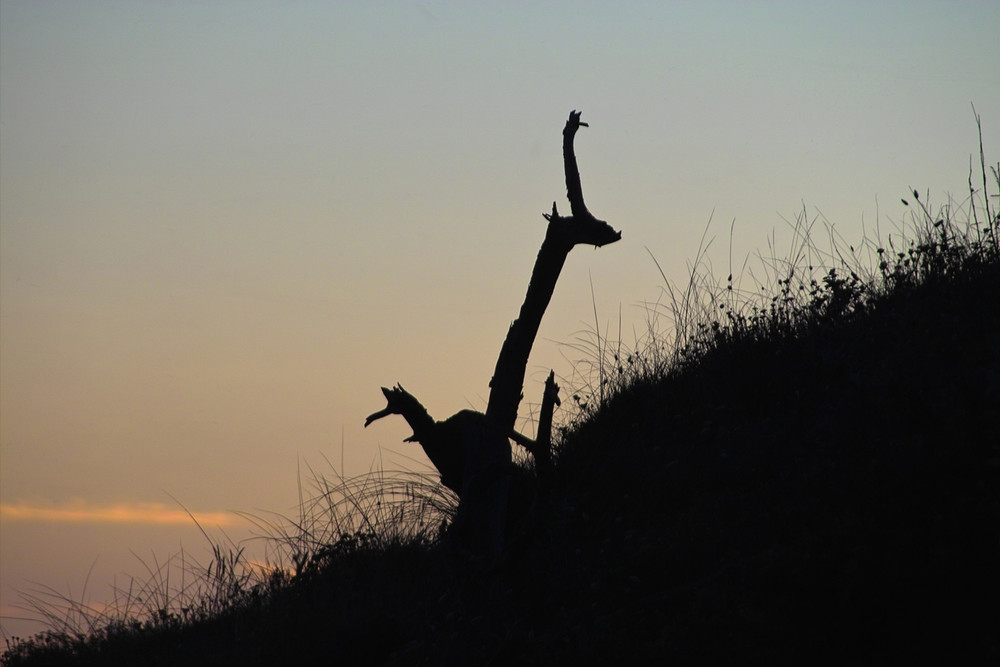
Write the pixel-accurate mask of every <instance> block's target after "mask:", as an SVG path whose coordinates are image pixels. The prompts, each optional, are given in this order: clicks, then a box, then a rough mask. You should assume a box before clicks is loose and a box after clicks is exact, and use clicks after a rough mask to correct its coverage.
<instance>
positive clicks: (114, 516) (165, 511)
mask: <svg viewBox="0 0 1000 667" xmlns="http://www.w3.org/2000/svg"><path fill="white" fill-rule="evenodd" d="M0 519H2V520H3V521H41V522H47V523H137V524H153V525H167V524H185V523H191V521H192V519H194V520H195V521H197V522H198V523H199V524H203V525H211V526H213V527H214V526H227V525H232V524H233V523H234V522H235V519H236V517H235V515H232V514H228V513H226V512H190V513H188V512H187V511H186V510H184V509H181V508H177V507H171V506H168V505H164V504H163V503H116V504H112V505H91V504H88V503H86V502H84V501H80V500H77V501H72V502H69V503H62V504H28V503H3V504H0Z"/></svg>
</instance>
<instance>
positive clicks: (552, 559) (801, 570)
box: [4, 225, 1000, 665]
mask: <svg viewBox="0 0 1000 667" xmlns="http://www.w3.org/2000/svg"><path fill="white" fill-rule="evenodd" d="M991 232H992V233H993V234H995V232H996V229H995V225H994V227H993V228H992V230H991ZM949 234H951V235H950V236H949ZM992 238H995V237H992ZM959 240H960V239H959V237H958V236H957V235H956V234H955V233H954V230H953V229H951V228H950V227H949V228H947V229H945V230H944V231H935V228H934V227H929V228H928V231H927V232H926V233H925V235H924V237H923V238H922V241H921V243H915V244H913V245H911V246H910V247H909V249H908V250H905V251H904V252H900V253H899V254H898V255H897V256H896V257H895V258H893V261H892V262H889V263H886V264H884V265H883V266H882V267H881V270H880V275H876V276H875V278H878V280H874V282H871V281H862V280H861V279H860V278H857V277H848V276H846V275H843V276H842V275H840V274H837V273H836V272H834V273H832V274H829V273H828V274H826V278H825V280H823V281H821V282H819V283H812V288H811V290H812V291H811V293H809V294H808V295H807V297H805V298H799V297H796V298H792V296H794V295H791V294H790V290H791V287H792V284H790V283H786V284H785V287H784V291H781V290H779V291H778V293H777V295H776V296H777V297H778V298H776V299H775V300H773V301H772V302H771V306H770V307H767V308H761V309H757V310H753V309H749V310H743V311H736V312H734V311H732V310H730V311H728V312H727V313H726V314H724V317H723V318H722V321H721V322H720V323H718V324H717V325H715V326H712V323H711V322H706V323H704V324H703V326H702V327H701V329H700V333H698V334H697V335H693V336H692V337H691V339H690V340H691V345H690V347H689V349H688V350H687V351H686V352H682V353H681V354H679V355H678V356H677V357H676V358H675V359H674V361H673V362H672V363H671V364H669V365H666V366H664V367H662V368H660V367H658V368H656V369H654V371H653V372H630V371H629V367H630V366H632V365H641V364H642V363H643V359H642V356H641V354H642V353H641V352H640V353H636V354H635V356H634V357H630V358H629V359H627V360H619V361H620V363H621V364H622V371H621V372H620V374H619V375H620V377H619V378H618V379H617V380H614V381H613V382H612V383H611V385H613V386H611V387H610V388H609V396H608V397H606V398H605V400H604V401H603V403H601V404H600V405H599V406H596V407H587V408H585V409H583V410H582V412H581V415H580V417H579V418H578V419H577V420H575V421H574V422H573V423H571V424H569V425H568V426H567V427H566V428H565V429H564V432H563V433H562V435H561V439H560V443H559V448H558V452H557V453H558V457H557V465H556V469H555V473H554V479H553V480H552V482H551V485H550V486H549V488H546V489H541V490H536V492H535V495H534V500H533V502H531V503H530V509H528V510H527V512H526V515H525V519H524V520H523V521H522V522H521V524H520V525H519V526H518V529H517V531H516V535H515V539H514V540H513V542H512V546H511V548H510V551H509V553H508V554H507V557H506V558H505V559H504V561H503V562H502V563H500V564H498V565H491V566H488V567H484V566H482V565H480V564H477V563H475V562H473V561H471V560H470V559H468V558H467V557H465V556H463V555H461V554H459V553H456V552H454V551H453V550H452V549H451V548H449V546H448V545H447V543H441V542H437V541H433V540H426V539H419V538H412V539H398V540H388V541H386V540H378V539H375V538H374V537H372V536H370V535H368V534H360V535H345V536H342V539H341V540H340V541H339V542H336V543H335V544H333V545H331V546H329V547H328V548H327V549H325V550H322V551H320V552H317V553H316V554H313V559H312V561H311V564H310V565H309V566H307V567H304V568H301V569H302V572H301V574H300V575H299V576H298V577H295V578H288V577H275V578H274V579H273V580H271V581H270V582H265V583H262V584H260V585H258V586H256V587H253V588H247V589H245V590H240V591H236V592H234V593H233V595H232V604H230V605H228V606H224V607H223V608H221V609H215V610H214V611H213V613H211V614H196V615H192V616H191V617H190V618H188V617H181V616H179V615H175V614H166V613H165V614H163V616H162V617H161V618H159V619H156V618H154V619H152V620H150V621H148V622H140V621H134V622H131V623H118V624H116V625H112V626H110V627H108V628H106V629H105V630H103V631H102V632H98V633H96V634H93V635H90V636H87V637H71V636H58V635H53V636H50V637H49V638H48V640H47V641H43V640H38V641H36V642H29V643H21V644H19V645H17V646H15V647H13V648H12V649H11V650H9V651H8V653H7V654H6V655H5V662H4V664H9V665H20V664H139V663H140V662H141V663H142V664H143V665H175V664H242V665H252V664H261V665H263V664H284V663H291V662H295V663H297V664H314V663H322V664H362V663H363V664H407V665H408V664H424V663H426V664H512V663H515V662H516V663H517V664H568V663H570V662H575V663H580V664H598V663H601V662H605V661H611V660H616V661H618V660H621V659H622V658H626V657H627V658H633V659H634V658H643V657H645V658H665V659H673V660H675V661H678V662H680V663H681V664H745V663H760V664H793V663H794V664H888V663H892V664H898V663H901V662H905V661H906V660H920V661H921V662H926V661H929V660H933V659H936V658H941V659H944V658H947V659H948V660H949V662H951V663H955V664H988V663H989V664H997V662H998V661H1000V632H998V630H997V629H998V628H1000V606H998V604H997V601H998V600H1000V572H998V564H1000V300H998V298H997V294H1000V261H998V254H997V246H996V242H995V240H993V241H990V240H989V239H987V241H986V242H984V241H982V240H975V241H973V240H969V238H965V239H964V240H962V241H961V243H959ZM880 256H881V253H880ZM783 295H784V296H785V297H788V298H787V299H785V300H782V298H781V297H782V296H783ZM526 479H527V478H526Z"/></svg>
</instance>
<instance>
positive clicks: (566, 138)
mask: <svg viewBox="0 0 1000 667" xmlns="http://www.w3.org/2000/svg"><path fill="white" fill-rule="evenodd" d="M586 125H587V124H586V123H582V122H580V113H579V112H578V111H573V112H571V113H570V115H569V119H568V120H567V121H566V126H565V127H564V128H563V164H564V167H565V172H566V193H567V197H568V198H569V203H570V210H571V212H572V215H570V216H569V217H563V216H560V215H559V212H558V210H557V209H556V205H555V203H553V204H552V213H551V214H546V215H545V219H546V220H548V226H547V227H546V230H545V239H544V240H543V241H542V246H541V248H540V249H539V251H538V257H537V258H536V259H535V266H534V268H533V269H532V272H531V279H530V280H529V281H528V292H527V294H526V295H525V297H524V303H523V304H522V305H521V311H520V313H519V314H518V318H517V319H516V320H514V323H513V324H511V326H510V329H509V330H508V331H507V338H506V339H505V340H504V343H503V347H502V348H501V349H500V355H499V357H498V358H497V364H496V368H495V370H494V372H493V378H492V380H490V398H489V402H488V404H487V407H486V414H485V415H483V414H482V413H476V412H472V411H469V410H463V411H462V412H459V413H458V414H456V415H454V416H452V417H450V418H449V419H447V420H445V421H443V422H435V421H434V420H433V419H431V417H430V415H429V414H428V413H427V411H426V410H425V409H424V407H423V406H422V405H421V404H420V402H419V401H417V399H415V398H414V397H413V396H412V395H410V394H409V393H408V392H406V391H404V390H403V388H402V387H400V386H399V385H397V386H396V387H395V388H393V389H386V388H385V387H383V388H382V393H383V394H385V397H386V401H387V406H386V408H385V409H384V410H380V411H379V412H376V413H374V414H372V415H370V416H369V417H368V419H367V421H366V422H365V426H368V425H369V424H370V423H372V422H373V421H375V420H376V419H381V418H382V417H384V416H386V415H389V414H400V415H403V417H404V418H405V419H406V420H407V422H408V423H409V424H410V426H411V427H412V428H413V436H412V437H410V438H407V440H410V441H416V442H419V443H420V444H421V446H422V447H423V448H424V451H425V452H426V453H427V455H428V458H430V459H431V462H432V463H433V464H434V465H435V466H436V467H437V468H438V472H440V473H441V481H442V483H444V484H445V485H446V486H448V487H449V488H451V489H452V490H454V491H455V492H456V493H457V494H458V496H459V507H458V516H457V517H456V519H455V524H454V526H453V527H454V529H455V532H456V533H457V534H458V535H459V536H460V537H461V538H462V540H463V542H465V543H466V544H467V545H468V546H469V547H470V548H472V549H473V550H474V551H475V552H477V553H479V554H480V555H483V556H487V557H495V556H498V555H499V554H500V553H501V551H502V549H503V533H504V527H505V524H506V521H507V517H506V513H507V499H508V495H509V492H510V474H511V450H510V438H514V439H515V440H516V441H517V442H520V443H522V444H526V445H528V449H529V451H531V452H532V454H533V455H534V456H535V458H536V465H537V467H538V469H539V471H540V472H541V471H542V470H543V469H545V470H547V469H548V466H550V465H551V459H550V441H549V438H550V431H551V427H552V410H553V408H554V405H553V404H554V403H556V402H557V401H558V392H559V388H558V386H556V384H555V377H554V374H550V375H549V381H548V382H547V383H546V392H545V395H544V398H543V401H542V406H543V407H542V418H541V419H539V429H538V431H539V432H538V434H537V435H536V439H535V440H534V441H531V440H528V439H527V438H525V437H524V436H521V435H519V434H517V433H516V431H515V430H514V425H515V423H516V421H517V408H518V405H519V404H520V402H521V398H522V393H521V392H522V388H523V386H524V373H525V369H526V368H527V365H528V356H529V355H530V354H531V347H532V345H534V342H535V336H536V335H537V334H538V327H539V325H540V324H541V321H542V316H543V315H544V314H545V309H546V308H547V307H548V305H549V301H550V300H551V299H552V293H553V291H554V290H555V286H556V282H557V281H558V279H559V273H560V272H561V271H562V267H563V264H565V262H566V256H567V255H568V254H569V251H570V250H572V249H573V247H574V246H576V245H577V244H580V243H583V244H587V245H593V246H597V247H600V246H603V245H606V244H608V243H614V242H615V241H618V240H619V239H621V232H617V231H615V230H614V229H612V228H611V226H610V225H609V224H608V223H606V222H604V221H603V220H598V219H597V218H595V217H594V216H593V215H591V213H590V212H589V211H588V210H587V207H586V205H585V204H584V201H583V188H582V187H581V185H580V172H579V170H578V168H577V164H576V154H575V152H574V149H573V141H574V139H575V137H576V132H577V130H579V129H580V127H581V126H583V127H586ZM543 430H544V433H543ZM529 443H530V444H529Z"/></svg>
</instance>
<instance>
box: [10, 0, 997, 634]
mask: <svg viewBox="0 0 1000 667" xmlns="http://www.w3.org/2000/svg"><path fill="white" fill-rule="evenodd" d="M998 27H1000V3H997V2H990V1H984V2H943V1H939V2H691V3H682V2H669V3H666V2H634V3H612V2H581V3H562V2H544V3H543V2H535V3H528V2H523V3H459V2H407V3H403V2H398V3H360V2H323V3H319V2H310V3H307V2H302V3H277V2H248V3H221V2H185V1H180V2H170V3H166V2H132V3H128V2H103V1H92V2H86V3H81V2H45V1H39V2H35V1H32V2H28V1H26V0H4V2H3V3H2V4H0V580H2V582H0V627H2V630H3V633H4V636H10V635H22V636H23V635H24V634H27V633H30V632H33V631H36V630H39V629H41V628H42V626H40V625H38V624H33V623H29V622H26V621H24V620H20V619H19V617H21V616H24V615H25V614H24V612H23V611H21V610H19V609H17V607H18V605H20V604H23V602H22V601H21V599H20V597H19V592H23V591H30V590H37V589H38V587H39V586H48V587H51V588H52V589H54V590H56V591H60V592H62V593H64V594H66V595H68V596H70V597H72V598H74V599H80V598H86V599H88V600H92V601H94V602H100V601H101V600H102V599H105V598H106V597H107V596H108V595H109V590H110V587H111V586H112V584H113V582H115V581H117V582H119V583H120V582H121V581H122V578H123V577H124V576H126V575H142V574H143V573H144V567H145V565H146V564H148V563H149V562H151V559H163V558H165V557H166V556H169V555H170V554H171V553H174V552H176V551H177V550H178V549H179V548H184V549H188V550H191V551H197V550H199V549H204V548H206V546H207V545H206V544H205V541H204V538H203V537H202V536H201V535H200V532H199V529H198V527H197V526H195V525H194V524H193V522H192V521H191V518H190V517H189V516H188V515H187V513H186V511H190V512H191V513H193V514H194V515H195V516H196V517H197V518H199V522H200V523H201V524H202V525H203V526H204V527H205V528H206V529H207V530H210V531H212V530H216V529H218V530H225V531H226V534H228V535H230V537H232V538H233V539H234V540H239V539H242V537H245V536H246V535H247V534H249V533H248V528H247V526H246V525H245V522H241V519H240V518H239V516H238V515H236V514H235V513H234V512H268V511H274V512H284V513H291V514H294V513H295V507H296V505H297V502H298V483H299V471H300V470H303V469H306V467H307V466H308V467H311V468H313V469H314V470H316V471H318V472H321V473H323V472H324V471H325V472H326V473H328V474H330V475H332V476H335V475H338V474H340V475H347V476H350V475H355V474H360V473H364V472H366V471H368V470H370V469H373V468H377V467H384V468H387V469H414V470H419V469H425V468H426V466H427V463H426V459H424V457H423V455H422V452H421V451H420V450H419V448H418V447H417V446H416V445H412V444H408V443H403V442H402V440H403V438H405V437H406V436H408V435H409V430H408V429H407V427H406V424H405V422H404V421H403V420H402V419H399V418H390V419H385V420H381V421H379V422H376V423H375V424H373V425H372V426H371V427H369V428H367V429H365V428H363V424H364V419H365V416H366V415H368V414H370V413H372V412H374V411H376V410H378V409H381V408H382V407H384V399H383V397H382V395H381V393H380V391H379V387H381V386H388V385H392V384H394V383H396V382H400V383H402V384H403V386H404V387H405V388H406V389H407V390H409V391H410V392H412V393H413V394H414V395H416V396H417V397H418V398H419V399H420V400H421V401H422V402H423V403H424V405H425V406H426V407H427V408H428V410H429V411H430V412H431V414H432V415H433V416H435V417H436V418H438V419H444V418H445V417H447V416H449V415H451V414H453V413H454V412H456V411H458V410H460V409H465V408H475V409H483V408H484V407H485V403H486V399H487V396H488V391H489V389H488V382H489V379H490V377H491V375H492V372H493V367H494V365H495V363H496V355H497V354H498V352H499V349H500V345H501V344H502V342H503V338H504V336H505V334H506V332H507V328H508V326H509V325H510V323H511V321H512V320H513V319H514V318H515V317H516V316H517V310H518V308H519V306H520V304H521V300H522V298H523V296H524V292H525V288H526V286H527V282H528V277H529V275H530V271H531V267H532V264H533V262H534V258H535V255H536V253H537V250H538V246H539V244H540V242H541V240H542V237H543V235H544V230H545V221H544V220H543V218H542V213H544V212H547V211H549V210H550V209H551V206H552V202H553V201H557V202H558V203H559V205H560V207H561V210H563V211H567V212H568V203H566V200H565V183H564V180H563V172H562V156H561V138H562V137H561V130H562V126H563V124H564V122H565V119H566V117H567V115H568V113H569V111H570V110H572V109H580V110H582V112H583V120H584V121H585V122H588V123H589V124H590V126H589V127H587V128H584V129H582V130H581V131H580V133H579V134H578V136H577V141H576V148H577V157H578V161H579V165H580V171H581V175H582V181H583V189H584V195H585V197H586V200H587V204H588V207H589V208H590V210H591V211H592V212H593V213H594V214H595V215H596V216H597V217H599V218H602V219H605V220H607V221H608V222H609V223H610V224H612V226H613V227H615V228H616V229H618V230H621V232H622V240H621V241H620V242H618V243H615V244H613V245H610V246H606V247H604V248H601V249H598V250H594V249H592V248H589V247H580V248H577V249H576V250H574V251H573V252H572V253H571V254H570V256H569V260H568V262H567V264H566V267H565V268H564V270H563V273H562V276H561V278H560V281H559V284H558V286H557V289H556V291H555V295H554V297H553V299H552V302H551V304H550V306H549V308H548V311H547V313H546V316H545V319H544V320H543V323H542V327H541V330H540V332H539V336H538V339H537V341H536V344H535V347H534V351H533V353H532V357H531V359H530V361H529V364H528V372H527V377H526V383H525V396H526V399H525V402H524V403H522V417H523V416H525V415H526V414H527V413H528V412H529V407H530V405H529V404H530V403H537V402H538V401H539V400H540V396H541V390H542V384H543V382H544V379H545V377H546V375H547V374H548V371H549V369H553V370H555V372H556V374H557V376H559V377H561V378H565V379H566V380H564V385H567V384H568V379H569V378H571V377H572V375H573V373H574V368H578V367H579V362H580V360H581V359H583V358H584V357H585V356H586V354H585V351H580V350H578V349H575V348H574V347H573V346H572V344H573V343H574V342H577V341H579V340H580V339H581V336H583V340H588V338H587V332H588V331H589V332H593V331H594V329H595V327H600V329H601V330H602V331H608V332H609V333H610V334H611V335H612V336H616V335H617V332H618V330H619V313H620V321H621V331H622V335H621V337H622V338H624V339H626V342H628V341H633V340H634V338H635V336H637V335H640V334H641V333H642V332H643V331H645V330H646V329H647V324H648V319H649V304H650V303H653V302H656V301H657V300H658V299H661V300H662V296H663V294H662V293H663V278H662V277H661V276H660V272H659V269H658V268H657V266H656V264H657V263H658V264H659V266H660V267H662V268H663V271H664V273H665V274H666V276H667V278H668V279H669V280H671V281H675V282H677V283H683V282H684V281H685V280H686V279H687V276H688V272H689V266H690V264H691V263H692V262H693V261H694V260H695V259H696V257H697V254H698V249H699V245H700V242H701V239H702V236H703V235H705V239H706V241H708V240H711V241H712V243H711V245H710V247H709V251H708V253H707V255H706V259H707V260H708V261H710V262H711V265H712V270H713V273H714V274H715V275H716V276H717V277H719V278H721V279H722V280H724V279H725V276H726V274H728V273H729V271H730V267H731V266H732V267H733V269H734V271H738V270H739V269H740V268H741V267H742V266H743V263H744V260H745V259H746V258H750V259H751V261H752V260H753V258H754V257H755V256H756V255H757V254H759V255H762V256H764V257H767V256H769V255H770V254H776V255H777V256H779V257H781V256H783V254H782V253H783V252H784V250H783V249H784V248H785V247H786V246H788V247H790V245H789V244H790V243H791V241H790V239H791V237H792V234H791V225H790V222H789V221H794V220H795V218H796V216H797V215H798V214H799V213H800V212H802V211H805V212H806V214H807V216H808V218H809V219H817V218H818V219H820V220H821V221H822V223H821V224H820V225H819V226H818V227H817V229H822V230H823V231H822V232H821V236H823V237H825V236H826V235H827V234H828V233H829V229H832V230H834V231H835V233H836V234H838V235H840V236H841V237H843V238H844V239H846V240H847V241H849V242H856V241H858V240H860V239H861V238H862V236H863V235H864V234H867V235H869V236H871V234H872V230H873V229H876V228H878V229H879V230H880V232H881V233H882V234H883V235H885V234H886V233H890V232H891V230H893V229H894V225H897V224H898V223H899V222H900V221H901V220H903V219H904V216H905V215H906V213H907V210H906V208H905V207H904V206H903V205H902V203H901V202H900V198H901V197H903V196H906V195H907V193H908V192H909V191H910V190H911V189H913V188H917V189H919V190H920V191H921V192H928V191H929V192H930V194H931V197H932V202H938V203H942V204H943V203H946V202H947V201H948V199H949V196H950V197H951V198H952V199H953V200H954V201H955V202H956V203H957V202H961V201H962V200H964V199H966V198H967V196H968V176H969V164H970V156H972V155H973V153H977V152H978V135H977V130H976V124H975V119H974V116H973V112H972V106H971V105H972V104H974V105H975V108H976V110H977V111H978V113H979V114H980V116H981V117H982V123H983V142H984V147H985V150H986V154H987V160H993V161H994V162H995V161H996V159H997V155H998V153H1000V151H998V148H1000V132H998V128H1000V123H998V121H1000V69H998V68H997V67H996V63H998V62H1000V42H998V40H997V39H996V32H997V28H998ZM977 159H978V156H977ZM730 230H732V232H731V231H730ZM822 240H823V239H820V240H819V241H817V242H818V243H819V244H820V245H822V243H821V241H822ZM653 257H655V259H656V262H655V263H654V261H653V259H652V258H653ZM741 275H742V274H741ZM589 340H593V339H592V338H590V339H589ZM564 405H566V404H565V403H564ZM558 417H559V415H558V413H557V419H558ZM525 428H526V430H528V431H529V433H532V431H531V426H530V424H528V425H526V426H525ZM185 510H186V511H185Z"/></svg>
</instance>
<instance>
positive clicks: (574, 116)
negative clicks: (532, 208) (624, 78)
mask: <svg viewBox="0 0 1000 667" xmlns="http://www.w3.org/2000/svg"><path fill="white" fill-rule="evenodd" d="M586 125H587V124H586V123H581V122H580V113H579V112H578V111H574V112H572V113H570V115H569V120H567V121H566V127H564V128H563V163H564V166H565V171H566V193H567V196H568V198H569V204H570V210H571V211H572V215H571V216H570V217H568V218H564V217H562V216H560V215H559V211H558V210H557V209H556V204H555V202H553V203H552V213H551V214H548V215H546V216H545V219H546V220H548V221H549V224H548V227H547V228H546V230H545V240H544V241H542V247H541V248H540V249H539V251H538V257H537V258H536V259H535V267H534V268H533V269H532V271H531V280H530V281H529V282H528V293H527V294H526V295H525V297H524V303H523V304H522V305H521V312H520V314H519V315H518V318H517V319H516V320H514V323H513V324H511V325H510V330H509V331H508V332H507V338H506V340H504V343H503V347H502V348H501V349H500V356H499V358H498V359H497V365H496V369H495V370H494V371H493V379H492V380H491V381H490V400H489V404H488V405H487V407H486V416H487V418H488V419H490V421H492V422H494V423H495V424H497V426H498V427H499V428H500V429H501V430H503V431H504V432H505V433H507V432H509V431H511V430H512V429H513V428H514V422H515V421H516V420H517V406H518V404H519V403H520V402H521V398H522V396H521V388H522V386H523V385H524V372H525V369H526V368H527V366H528V355H529V354H531V347H532V345H534V343H535V336H536V335H537V334H538V327H539V325H540V324H541V323H542V315H544V314H545V309H546V308H547V307H548V305H549V301H550V300H551V299H552V293H553V291H554V290H555V287H556V281H557V280H559V273H560V272H561V271H562V267H563V264H565V263H566V256H567V255H569V251H570V250H572V249H573V246H575V245H577V244H579V243H585V244H588V245H593V246H597V247H600V246H603V245H607V244H608V243H614V242H615V241H618V240H620V239H621V237H622V235H621V232H616V231H615V230H614V229H612V228H611V225H609V224H608V223H606V222H604V221H603V220H598V219H597V218H595V217H594V216H593V215H591V213H590V211H588V210H587V206H586V204H584V202H583V188H582V186H581V185H580V172H579V170H578V169H577V166H576V154H575V152H574V150H573V140H574V138H575V137H576V132H577V130H578V129H580V126H584V127H586Z"/></svg>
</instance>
